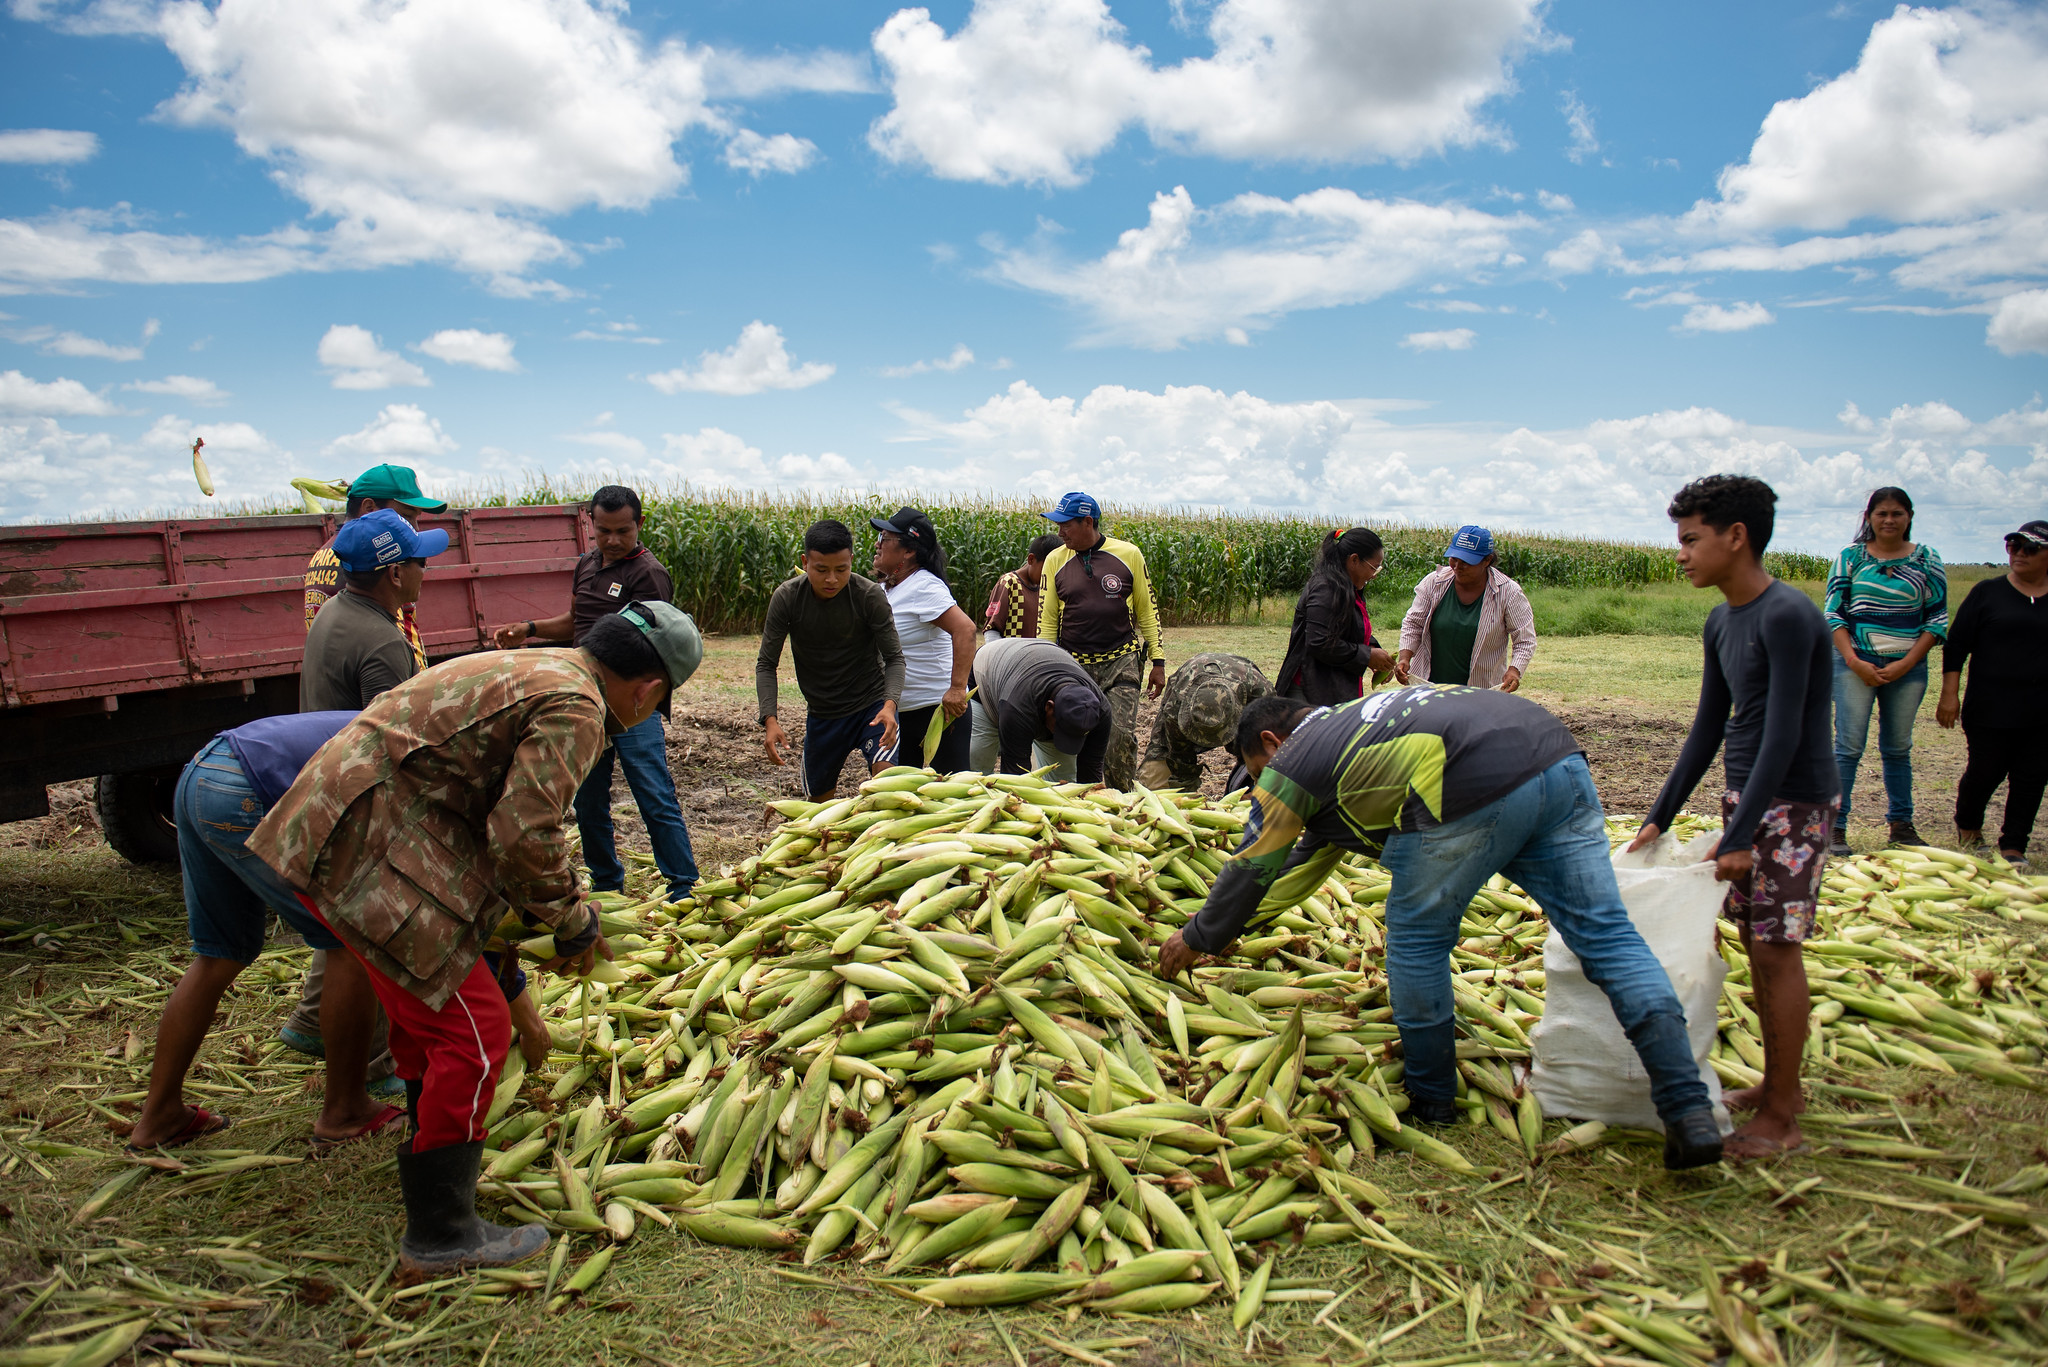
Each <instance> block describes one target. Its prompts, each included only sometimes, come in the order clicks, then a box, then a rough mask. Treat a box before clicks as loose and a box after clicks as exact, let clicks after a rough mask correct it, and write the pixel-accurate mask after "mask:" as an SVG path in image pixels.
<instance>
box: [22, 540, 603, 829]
mask: <svg viewBox="0 0 2048 1367" xmlns="http://www.w3.org/2000/svg"><path fill="white" fill-rule="evenodd" d="M339 523H340V518H339V517H337V516H335V515H332V514H330V515H327V516H321V517H316V516H312V515H301V516H293V517H235V518H212V519H203V520H196V521H174V522H102V523H77V524H70V525H64V526H49V527H0V821H19V820H22V819H24V818H28V817H37V816H42V815H44V814H46V813H47V812H48V811H49V809H50V808H49V798H48V794H47V793H46V792H45V791H44V789H45V785H47V784H51V783H62V782H66V781H68V780H71V779H80V778H97V779H98V781H99V783H98V789H97V793H96V799H97V805H98V809H99V815H100V821H101V825H102V826H103V827H104V829H105V830H106V833H107V842H108V843H109V844H111V845H112V846H113V847H114V848H115V849H116V850H118V851H120V852H121V853H122V854H123V855H126V856H127V857H128V858H130V859H132V860H135V861H136V862H138V863H146V862H171V861H173V860H175V859H176V858H177V842H176V833H175V830H174V828H173V827H172V825H171V820H170V813H171V801H170V798H171V790H172V787H173V785H174V784H175V782H176V779H177V776H178V773H179V771H180V770H181V769H183V767H184V765H185V762H186V761H187V760H189V759H190V758H191V757H192V756H193V755H194V754H196V753H197V752H198V750H199V747H200V746H202V745H204V744H205V743H206V742H207V741H208V740H210V739H211V738H212V737H213V736H215V735H216V734H218V733H219V732H221V731H224V730H227V729H228V728H230V727H234V726H239V725H241V724H242V723H243V722H246V721H252V720H254V719H255V718H257V717H263V716H269V715H272V714H274V713H279V712H293V711H297V710H298V705H299V677H298V676H299V665H300V661H301V660H302V658H303V656H304V654H305V645H306V619H305V606H304V604H305V596H304V584H303V576H304V574H305V569H306V562H307V560H309V559H310V558H311V557H312V556H313V554H314V553H315V552H316V551H318V550H319V549H320V548H321V547H322V546H324V545H326V544H327V542H328V541H329V540H330V539H332V537H333V536H334V531H335V528H336V527H337V526H338V525H339ZM420 525H421V526H422V527H445V528H446V529H447V531H448V538H449V543H450V544H449V549H448V553H447V554H445V555H442V556H441V557H439V558H438V559H435V560H432V561H430V562H428V568H427V578H426V588H425V590H424V592H423V593H422V594H421V596H420V602H419V627H420V635H421V636H422V638H423V639H424V640H425V642H426V647H427V653H428V655H429V656H430V657H431V658H433V659H437V660H438V659H445V658H447V657H449V656H453V655H461V654H465V653H467V652H469V651H472V650H479V649H482V648H483V647H484V646H485V645H486V644H487V643H488V638H487V633H488V632H489V630H490V628H491V626H493V625H495V624H499V623H504V622H517V621H521V620H523V619H525V618H530V617H531V618H539V617H552V616H554V615H556V614H557V613H559V612H561V611H562V610H563V608H564V607H566V606H567V605H568V601H569V585H570V579H571V572H572V571H573V570H574V568H575V565H576V557H577V556H578V555H580V554H581V553H582V552H583V551H585V550H587V549H588V548H589V546H590V545H591V528H590V522H589V519H588V518H587V517H586V516H584V515H583V510H582V509H581V507H579V506H575V505H551V506H546V507H535V508H472V509H468V510H462V511H458V510H454V509H450V510H449V511H448V512H445V513H439V514H428V515H426V516H424V517H422V518H421V519H420Z"/></svg>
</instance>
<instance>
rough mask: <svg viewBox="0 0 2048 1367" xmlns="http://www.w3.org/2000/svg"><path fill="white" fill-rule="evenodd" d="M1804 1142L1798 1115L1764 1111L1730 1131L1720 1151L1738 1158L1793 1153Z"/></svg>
mask: <svg viewBox="0 0 2048 1367" xmlns="http://www.w3.org/2000/svg"><path fill="white" fill-rule="evenodd" d="M1805 1143H1806V1136H1805V1135H1803V1134H1801V1133H1800V1132H1799V1120H1798V1117H1796V1116H1790V1115H1772V1114H1768V1113H1761V1114H1759V1115H1758V1116H1757V1117H1756V1118H1755V1119H1754V1120H1752V1121H1750V1122H1749V1123H1748V1124H1747V1125H1743V1126H1740V1127H1739V1128H1737V1129H1736V1131H1735V1133H1733V1134H1731V1135H1729V1136H1728V1138H1727V1139H1726V1140H1725V1141H1724V1142H1723V1143H1722V1145H1721V1153H1722V1156H1723V1157H1726V1158H1733V1159H1737V1160H1747V1159H1756V1158H1771V1157H1775V1156H1778V1155H1781V1154H1787V1153H1792V1152H1794V1151H1796V1150H1798V1149H1799V1148H1800V1147H1801V1146H1803V1145H1804V1144H1805Z"/></svg>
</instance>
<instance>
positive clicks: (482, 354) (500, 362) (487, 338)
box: [323, 328, 519, 388]
mask: <svg viewBox="0 0 2048 1367" xmlns="http://www.w3.org/2000/svg"><path fill="white" fill-rule="evenodd" d="M330 335H331V334H330ZM372 345H375V343H374V342H373V343H372ZM413 350H415V351H421V352H425V353H426V354H427V355H429V356H432V357H433V358H434V359H435V360H437V361H446V362H447V363H448V364H449V365H466V366H474V367H475V368H476V369H478V370H502V371H504V372H505V373H507V374H510V375H516V374H518V373H519V362H518V361H516V360H514V359H512V339H511V338H510V337H508V336H506V335H505V334H504V333H502V332H479V331H478V330H477V329H475V328H443V329H441V330H440V331H439V332H437V333H435V334H434V335H433V336H431V337H429V338H427V340H426V341H424V342H421V343H419V344H418V345H417V346H415V347H414V348H413ZM323 359H324V358H323ZM360 387H361V388H369V387H370V386H367V385H364V386H360Z"/></svg>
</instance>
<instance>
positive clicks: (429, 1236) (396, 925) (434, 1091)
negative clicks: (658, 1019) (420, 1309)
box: [247, 602, 704, 1276]
mask: <svg viewBox="0 0 2048 1367" xmlns="http://www.w3.org/2000/svg"><path fill="white" fill-rule="evenodd" d="M703 655H704V644H703V641H702V639H701V638H700V637H699V635H698V632H697V626H696V624H695V623H694V622H692V621H691V620H690V616H689V614H688V613H686V612H684V611H682V609H680V608H677V607H675V606H673V605H671V604H668V603H659V602H656V603H648V602H633V603H628V604H627V605H626V606H625V607H623V608H622V609H620V610H619V611H618V612H616V613H612V614H610V615H608V616H606V617H603V618H601V619H600V620H599V621H598V622H597V623H596V624H595V625H594V626H593V627H592V628H591V629H590V631H589V633H588V634H587V635H586V636H585V637H584V638H583V641H582V643H581V644H580V645H579V646H577V647H575V648H574V649H569V650H511V651H497V650H489V651H479V652H477V653H476V654H474V655H464V656H461V657H458V658H456V659H453V660H449V661H446V662H445V663H443V664H439V665H436V666H434V667H433V668H432V669H429V670H427V671H426V672H425V673H423V674H418V675H415V676H414V677H412V678H410V679H408V680H406V681H405V682H404V683H402V684H400V685H398V686H397V687H396V688H394V689H392V690H391V691H389V692H388V693H384V694H382V695H381V696H379V697H378V698H377V699H376V700H375V701H374V702H372V703H371V704H370V705H369V706H368V707H366V708H364V709H363V711H362V712H361V713H360V714H359V715H358V716H357V718H356V719H355V720H354V721H352V722H350V723H349V724H348V725H347V726H345V727H343V728H342V729H341V730H340V731H339V732H337V733H336V735H335V737H334V739H332V740H330V741H329V742H327V744H326V745H324V746H322V747H321V748H320V750H319V752H318V753H317V754H315V755H314V756H313V758H312V760H311V761H309V762H308V763H307V764H306V766H305V767H304V768H303V769H302V770H300V772H299V776H298V778H297V779H296V780H295V781H294V782H293V783H292V786H291V787H290V788H289V789H287V790H286V792H285V794H284V796H283V797H281V798H279V799H278V800H277V803H276V804H275V805H274V806H272V807H271V809H270V812H269V814H268V815H267V816H265V817H264V819H263V821H262V823H261V824H259V825H258V826H257V827H256V830H255V831H254V832H253V833H252V834H251V835H250V836H249V840H248V845H247V848H248V851H249V853H251V854H253V855H255V856H256V857H257V858H258V859H261V860H262V861H263V862H264V863H266V864H268V865H269V866H270V867H271V868H272V869H273V870H275V871H276V872H277V875H278V876H279V877H280V878H282V879H283V880H284V881H285V883H286V884H288V885H289V886H290V887H291V888H292V890H293V891H294V892H296V893H297V894H298V895H299V898H300V900H301V902H303V904H304V905H305V906H306V908H307V909H308V910H309V911H310V912H312V913H313V914H314V915H315V916H317V917H318V918H319V919H320V921H321V923H322V924H324V925H325V926H326V927H327V928H328V929H329V930H331V931H332V932H333V933H334V935H335V936H336V937H337V938H338V939H340V940H341V942H342V943H343V944H345V945H347V946H348V950H349V952H350V953H351V954H353V955H354V956H355V957H356V958H357V959H358V960H360V961H361V962H362V964H363V966H364V967H365V968H366V969H367V970H368V971H369V975H370V987H371V990H372V991H374V992H375V993H376V994H377V1000H378V1001H379V1002H380V1003H382V1005H383V1007H384V1012H385V1014H386V1015H387V1016H389V1017H390V1019H391V1052H392V1053H393V1055H394V1056H396V1058H397V1059H398V1071H399V1075H400V1076H401V1077H403V1078H404V1079H405V1088H406V1098H407V1101H408V1103H409V1109H410V1110H411V1112H412V1116H413V1129H412V1134H411V1136H410V1138H409V1139H408V1140H407V1141H406V1143H405V1144H403V1145H402V1146H401V1147H400V1149H399V1152H398V1181H399V1187H400V1189H401V1190H402V1192H403V1193H404V1198H405V1219H406V1229H405V1237H404V1239H403V1240H402V1241H401V1242H400V1244H399V1257H400V1259H401V1261H402V1262H403V1263H404V1265H405V1267H406V1268H407V1269H408V1270H409V1271H413V1272H419V1273H427V1274H431V1275H436V1276H438V1275H441V1274H443V1273H448V1272H453V1271H457V1270H459V1269H461V1268H466V1267H494V1266H502V1265H505V1264H508V1263H514V1262H518V1261H520V1260H521V1259H524V1258H528V1257H531V1256H532V1255H534V1254H535V1253H538V1252H540V1251H541V1250H542V1249H544V1248H546V1247H547V1245H548V1235H547V1231H546V1230H544V1229H542V1228H540V1227H539V1226H537V1225H525V1226H521V1227H519V1228H514V1229H507V1228H500V1227H499V1226H497V1225H493V1224H489V1223H487V1222H485V1221H483V1220H481V1219H479V1218H478V1217H477V1214H476V1181H477V1173H478V1170H479V1168H480V1166H481V1163H482V1157H483V1140H484V1131H485V1122H486V1117H487V1113H488V1111H489V1108H490V1102H491V1095H492V1092H493V1090H494V1089H495V1088H496V1086H497V1081H498V1067H499V1065H500V1064H501V1063H502V1062H503V1061H504V1058H505V1053H506V1051H507V1049H508V1048H509V1046H510V1043H511V1033H512V1021H511V1016H510V1014H509V1012H508V1011H507V1009H506V1005H505V996H504V993H503V992H501V991H500V990H499V987H498V983H497V981H496V980H495V978H494V977H493V975H492V973H491V970H490V968H489V966H488V965H487V964H486V963H485V962H484V957H483V953H484V946H485V945H486V944H487V943H488V942H489V941H490V939H491V938H492V937H493V936H494V935H495V934H496V933H497V931H498V928H499V926H500V924H501V923H502V922H503V921H504V920H505V917H506V916H507V914H508V913H511V914H516V916H517V917H518V919H519V920H520V921H521V922H523V923H524V924H525V925H526V926H527V927H528V928H530V929H532V930H542V929H545V930H548V931H551V932H552V933H553V936H554V945H555V951H556V952H555V957H554V958H553V959H552V960H550V961H549V962H548V963H547V964H545V965H543V967H545V968H549V969H561V968H563V967H564V966H569V971H571V972H576V973H587V972H589V971H590V968H591V966H592V965H593V964H594V963H595V961H596V959H597V957H598V956H600V955H602V956H603V957H605V958H610V957H611V950H610V948H609V946H607V945H606V944H605V942H604V936H603V935H602V934H601V933H600V931H599V928H598V917H597V907H596V906H595V904H593V903H592V902H591V901H590V900H589V897H588V894H587V892H586V890H585V889H584V888H583V886H582V884H581V883H580V882H579V880H578V878H577V874H576V862H577V861H576V853H575V847H574V842H573V841H572V840H571V839H570V836H569V829H570V814H569V813H570V805H571V803H572V802H574V800H575V797H576V790H577V789H578V788H579V787H581V786H582V784H583V781H584V779H585V778H587V777H588V776H589V775H590V771H591V770H592V769H593V768H595V767H596V765H597V761H598V758H599V757H600V756H601V755H603V753H604V751H605V747H606V745H608V744H609V743H610V739H609V738H610V737H612V736H616V735H619V734H620V733H622V732H624V731H627V730H630V729H631V728H632V727H634V726H636V725H638V724H639V723H641V722H643V721H645V720H647V718H648V717H650V716H652V715H654V710H655V708H657V707H659V706H660V705H661V703H662V700H663V699H665V698H666V697H668V695H669V693H670V692H671V690H673V689H675V688H678V687H680V686H681V685H682V683H683V681H684V680H686V679H688V678H689V677H690V675H691V674H693V673H694V672H695V671H696V669H697V665H698V663H699V662H700V661H701V660H702V659H703Z"/></svg>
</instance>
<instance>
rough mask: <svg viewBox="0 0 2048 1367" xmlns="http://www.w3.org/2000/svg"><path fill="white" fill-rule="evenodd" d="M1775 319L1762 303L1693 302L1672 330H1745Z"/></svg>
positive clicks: (1773, 321) (1775, 320)
mask: <svg viewBox="0 0 2048 1367" xmlns="http://www.w3.org/2000/svg"><path fill="white" fill-rule="evenodd" d="M1777 321H1778V320H1777V317H1776V315H1774V314H1773V313H1772V312H1771V311H1770V310H1769V309H1767V308H1765V307H1764V306H1763V305H1762V304H1755V303H1738V304H1735V305H1734V306H1733V307H1730V308H1723V307H1722V306H1721V305H1719V304H1694V305H1693V306H1692V307H1691V308H1689V309H1687V310H1686V311H1685V317H1684V318H1683V319H1682V320H1680V321H1679V323H1678V324H1677V325H1676V326H1675V327H1673V328H1672V331H1673V332H1747V331H1749V330H1750V329H1751V328H1757V327H1762V326H1764V325H1765V324H1766V323H1775V322H1777Z"/></svg>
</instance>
